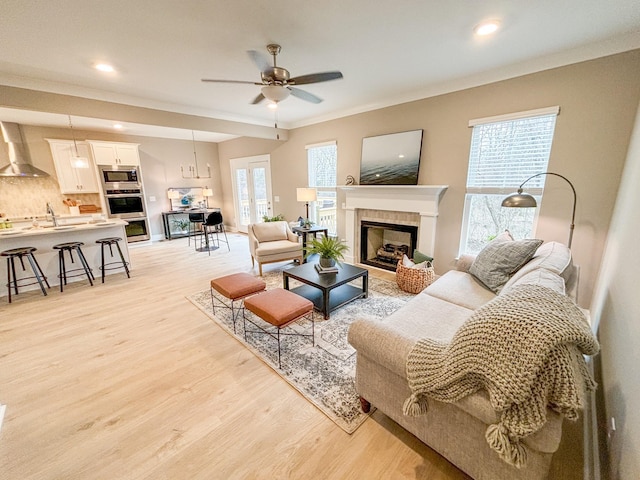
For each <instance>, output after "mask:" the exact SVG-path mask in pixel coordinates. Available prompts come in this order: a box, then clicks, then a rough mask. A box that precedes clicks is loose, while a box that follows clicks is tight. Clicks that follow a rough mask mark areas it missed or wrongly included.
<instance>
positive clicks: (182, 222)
mask: <svg viewBox="0 0 640 480" xmlns="http://www.w3.org/2000/svg"><path fill="white" fill-rule="evenodd" d="M171 223H172V224H173V227H174V228H175V229H176V230H178V231H180V232H181V233H187V232H188V231H189V220H187V219H186V218H176V219H174V220H171Z"/></svg>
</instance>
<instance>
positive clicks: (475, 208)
mask: <svg viewBox="0 0 640 480" xmlns="http://www.w3.org/2000/svg"><path fill="white" fill-rule="evenodd" d="M559 111H560V109H559V107H551V108H546V109H540V110H533V111H529V112H521V113H516V114H510V115H503V116H499V117H490V118H482V119H478V120H472V121H471V122H469V126H470V127H473V133H472V137H471V149H470V153H469V171H468V173H467V189H466V196H465V205H464V216H463V222H462V225H463V226H462V235H461V239H460V253H469V254H477V253H478V252H479V251H480V250H482V248H483V247H484V245H486V244H487V243H488V242H489V241H490V240H491V239H493V238H494V237H495V236H497V235H498V234H499V233H501V232H502V231H504V230H505V229H508V230H509V231H510V232H511V234H512V235H513V237H514V238H530V237H531V236H532V234H533V231H534V225H535V221H536V218H537V209H533V208H503V207H502V206H501V203H502V200H503V199H504V197H505V196H506V195H508V194H510V193H513V192H514V191H515V190H516V189H517V187H518V186H519V185H520V184H521V183H522V182H524V181H525V180H526V179H527V178H529V177H531V176H532V175H535V174H536V173H540V172H545V171H546V170H547V164H548V163H549V154H550V152H551V143H552V141H553V132H554V129H555V124H556V117H557V115H558V112H559ZM545 178H546V175H541V176H540V177H537V178H534V179H532V180H531V181H530V182H528V183H527V185H526V191H527V192H528V193H530V194H531V195H533V196H535V197H536V198H537V200H538V203H539V201H540V199H541V196H542V191H543V188H544V181H545Z"/></svg>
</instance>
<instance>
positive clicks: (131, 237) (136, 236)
mask: <svg viewBox="0 0 640 480" xmlns="http://www.w3.org/2000/svg"><path fill="white" fill-rule="evenodd" d="M125 221H126V222H127V223H128V225H127V226H125V227H124V228H125V231H126V232H127V242H128V243H132V242H142V241H144V240H149V239H150V238H151V235H150V232H149V222H147V219H146V217H142V218H126V219H125Z"/></svg>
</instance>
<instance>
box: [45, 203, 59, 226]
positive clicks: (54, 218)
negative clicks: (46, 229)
mask: <svg viewBox="0 0 640 480" xmlns="http://www.w3.org/2000/svg"><path fill="white" fill-rule="evenodd" d="M48 214H51V220H52V221H53V226H54V227H57V226H58V219H57V218H56V214H55V213H54V212H53V208H51V204H50V203H49V202H47V215H48Z"/></svg>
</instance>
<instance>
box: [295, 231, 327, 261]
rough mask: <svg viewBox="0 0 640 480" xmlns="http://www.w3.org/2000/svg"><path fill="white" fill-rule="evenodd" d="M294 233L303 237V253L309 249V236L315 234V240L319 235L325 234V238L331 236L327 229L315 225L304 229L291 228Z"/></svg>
mask: <svg viewBox="0 0 640 480" xmlns="http://www.w3.org/2000/svg"><path fill="white" fill-rule="evenodd" d="M291 231H292V232H293V233H297V234H298V235H302V251H304V250H305V249H306V248H307V235H309V234H313V236H314V238H315V237H317V234H318V233H321V232H322V233H324V235H325V237H326V236H327V235H329V230H328V229H327V227H323V226H321V225H313V226H311V227H309V228H304V227H293V228H291ZM303 262H304V263H307V259H306V258H305V259H304V260H303Z"/></svg>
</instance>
